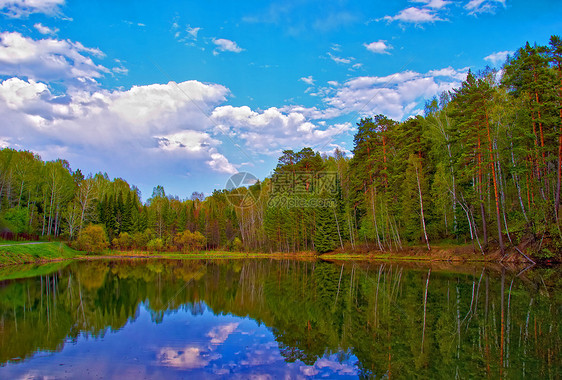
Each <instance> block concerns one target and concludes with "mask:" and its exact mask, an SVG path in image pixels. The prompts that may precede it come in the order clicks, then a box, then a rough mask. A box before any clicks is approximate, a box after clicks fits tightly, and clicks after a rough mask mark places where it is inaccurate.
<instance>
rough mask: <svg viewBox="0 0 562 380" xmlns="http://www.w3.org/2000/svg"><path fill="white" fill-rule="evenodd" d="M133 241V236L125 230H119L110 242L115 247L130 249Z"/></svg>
mask: <svg viewBox="0 0 562 380" xmlns="http://www.w3.org/2000/svg"><path fill="white" fill-rule="evenodd" d="M133 243H134V240H133V237H132V236H131V235H129V234H128V233H127V232H121V233H120V234H119V237H116V238H115V239H113V241H112V242H111V244H112V245H113V246H114V247H115V248H117V249H121V250H128V249H131V248H132V247H133Z"/></svg>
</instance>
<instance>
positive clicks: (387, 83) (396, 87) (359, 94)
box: [324, 67, 467, 120]
mask: <svg viewBox="0 0 562 380" xmlns="http://www.w3.org/2000/svg"><path fill="white" fill-rule="evenodd" d="M466 70H467V69H461V70H455V69H453V68H451V67H448V68H444V69H440V70H431V71H429V72H427V73H425V74H421V73H417V72H414V71H404V72H400V73H395V74H392V75H388V76H386V77H368V76H365V77H357V78H353V79H350V80H348V81H347V82H345V83H344V84H343V85H341V86H340V87H339V88H338V89H337V92H336V94H335V95H334V96H330V97H327V98H325V99H324V101H325V102H326V104H327V105H328V106H330V107H332V108H333V110H332V113H333V114H336V115H337V114H338V112H336V111H339V113H340V114H344V113H351V112H357V113H359V114H360V115H362V116H372V115H376V114H379V113H382V114H385V115H387V116H388V117H390V118H393V119H396V120H404V119H406V118H407V117H409V116H412V115H414V114H415V110H416V109H418V108H419V103H420V102H423V101H425V100H426V99H431V98H432V97H433V96H436V95H438V94H440V93H441V92H443V91H447V90H450V89H452V88H455V87H458V86H459V85H460V83H461V82H462V80H464V78H465V77H466ZM328 110H330V108H327V109H326V110H324V112H327V111H328Z"/></svg>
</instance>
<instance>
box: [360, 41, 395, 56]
mask: <svg viewBox="0 0 562 380" xmlns="http://www.w3.org/2000/svg"><path fill="white" fill-rule="evenodd" d="M363 46H365V48H367V50H369V51H370V52H372V53H377V54H390V52H389V50H390V49H392V48H393V47H392V45H388V44H387V43H386V41H385V40H378V41H374V42H371V43H370V44H367V43H365V44H363Z"/></svg>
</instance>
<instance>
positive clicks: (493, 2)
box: [464, 0, 505, 15]
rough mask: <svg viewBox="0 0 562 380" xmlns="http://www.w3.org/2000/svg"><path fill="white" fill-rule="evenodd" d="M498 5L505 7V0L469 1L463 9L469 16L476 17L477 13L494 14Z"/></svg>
mask: <svg viewBox="0 0 562 380" xmlns="http://www.w3.org/2000/svg"><path fill="white" fill-rule="evenodd" d="M499 5H502V6H503V7H505V0H470V1H469V2H468V3H467V4H466V5H465V6H464V8H465V9H466V10H467V11H468V13H469V14H471V15H477V14H479V13H494V12H495V11H496V8H497V7H498V6H499Z"/></svg>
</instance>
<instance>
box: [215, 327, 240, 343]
mask: <svg viewBox="0 0 562 380" xmlns="http://www.w3.org/2000/svg"><path fill="white" fill-rule="evenodd" d="M238 325H239V323H238V322H233V323H227V324H226V325H221V326H216V327H213V328H212V329H211V331H209V333H208V334H207V336H208V337H209V338H211V344H222V343H224V341H225V340H227V339H228V336H229V335H230V334H232V333H233V332H234V330H236V328H237V327H238Z"/></svg>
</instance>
